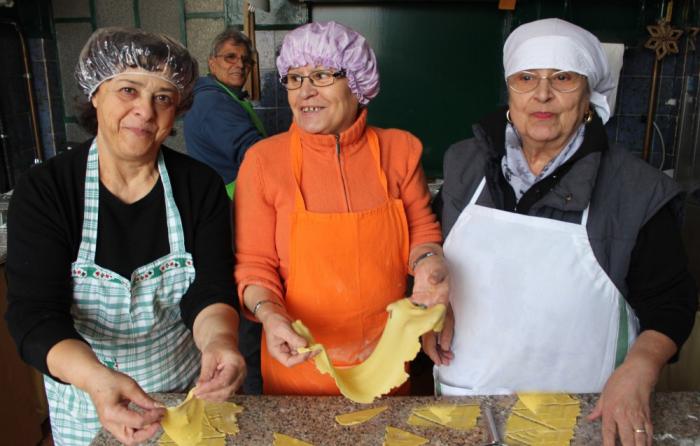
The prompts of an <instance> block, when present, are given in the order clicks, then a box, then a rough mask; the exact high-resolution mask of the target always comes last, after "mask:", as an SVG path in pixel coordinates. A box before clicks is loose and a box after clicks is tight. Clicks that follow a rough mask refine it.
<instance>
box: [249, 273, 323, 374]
mask: <svg viewBox="0 0 700 446" xmlns="http://www.w3.org/2000/svg"><path fill="white" fill-rule="evenodd" d="M243 302H244V304H245V306H246V307H247V308H248V310H250V312H251V313H253V311H254V313H253V316H255V317H256V318H258V320H259V321H260V322H261V323H262V325H263V331H264V333H265V341H266V342H267V350H268V351H269V352H270V355H271V356H272V357H273V358H275V359H276V360H277V361H279V362H280V363H282V364H284V365H285V366H287V367H294V366H295V365H298V364H301V363H302V362H304V361H306V360H307V359H309V358H312V357H314V356H316V355H317V354H318V352H306V353H299V352H298V351H297V349H298V348H302V347H306V346H307V342H306V339H304V338H303V337H301V336H299V335H298V334H297V333H296V332H295V331H294V329H293V328H292V318H291V317H290V316H289V314H288V313H287V309H286V308H285V307H284V302H282V300H281V299H280V298H279V297H278V296H277V295H276V294H275V293H273V292H272V291H271V290H270V289H268V288H265V287H263V286H260V285H248V286H247V287H246V288H245V290H243Z"/></svg>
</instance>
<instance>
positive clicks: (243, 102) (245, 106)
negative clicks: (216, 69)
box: [212, 76, 267, 137]
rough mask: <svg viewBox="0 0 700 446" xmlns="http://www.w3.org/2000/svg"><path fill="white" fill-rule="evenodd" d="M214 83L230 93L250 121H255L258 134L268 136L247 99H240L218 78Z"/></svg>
mask: <svg viewBox="0 0 700 446" xmlns="http://www.w3.org/2000/svg"><path fill="white" fill-rule="evenodd" d="M212 78H213V79H214V81H215V82H216V83H217V84H219V87H221V88H222V89H223V90H224V91H225V92H226V93H228V95H229V96H231V97H232V98H233V100H234V101H236V102H237V103H238V104H239V105H240V106H241V107H243V110H245V111H246V113H248V116H249V117H250V120H251V121H253V125H254V126H255V128H256V129H258V132H260V134H261V135H262V136H263V137H266V136H267V132H266V131H265V126H264V125H263V123H262V121H261V120H260V118H259V117H258V114H257V113H255V110H253V104H251V103H250V101H247V100H245V99H240V98H239V97H238V96H236V93H234V92H232V91H231V89H230V88H228V87H227V86H226V85H224V84H223V83H222V82H219V81H218V80H217V79H216V78H214V77H213V76H212Z"/></svg>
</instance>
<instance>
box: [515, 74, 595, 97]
mask: <svg viewBox="0 0 700 446" xmlns="http://www.w3.org/2000/svg"><path fill="white" fill-rule="evenodd" d="M543 79H546V80H548V81H549V85H550V87H552V88H553V89H555V90H557V91H558V92H560V93H571V92H573V91H576V90H578V89H579V88H581V85H583V84H584V82H582V81H584V80H585V79H586V76H584V75H583V74H578V73H574V72H573V71H557V72H556V73H552V74H549V75H544V76H540V75H539V74H537V73H533V72H532V71H519V72H517V73H515V74H512V75H510V76H508V80H507V83H508V87H509V88H510V89H511V90H513V91H514V92H516V93H529V92H531V91H534V90H535V89H536V88H537V86H538V85H539V84H540V81H542V80H543Z"/></svg>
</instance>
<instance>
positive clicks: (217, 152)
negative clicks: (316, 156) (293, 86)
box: [185, 28, 266, 198]
mask: <svg viewBox="0 0 700 446" xmlns="http://www.w3.org/2000/svg"><path fill="white" fill-rule="evenodd" d="M251 54H252V47H251V43H250V39H248V37H247V36H246V35H245V34H243V33H241V32H240V31H238V30H236V29H233V28H227V29H225V30H224V31H223V32H221V33H220V34H219V35H218V36H216V38H215V39H214V41H213V42H212V47H211V52H210V54H209V60H208V65H209V74H208V75H207V76H202V77H200V78H199V80H197V83H196V84H195V87H194V103H193V104H192V108H191V109H190V111H188V112H187V114H186V115H185V142H186V144H187V153H189V154H190V156H192V157H193V158H196V159H198V160H200V161H202V162H203V163H205V164H208V165H209V166H211V167H212V168H214V169H215V170H216V171H217V172H218V173H219V175H221V178H223V180H224V184H226V190H227V192H228V195H229V197H230V198H233V191H234V189H235V181H236V176H237V175H238V167H239V166H240V165H241V162H242V161H243V156H244V155H245V152H246V150H248V148H249V147H250V146H252V145H253V144H255V143H256V142H257V141H258V140H260V139H262V138H264V137H265V136H266V133H265V129H264V128H263V125H262V122H261V121H260V118H259V117H258V116H257V115H256V114H255V111H254V110H253V105H252V104H251V103H250V101H248V100H247V99H246V96H247V93H246V92H245V91H243V85H244V84H245V82H246V79H247V78H248V75H249V74H250V71H251V68H252V66H253V59H252V56H251Z"/></svg>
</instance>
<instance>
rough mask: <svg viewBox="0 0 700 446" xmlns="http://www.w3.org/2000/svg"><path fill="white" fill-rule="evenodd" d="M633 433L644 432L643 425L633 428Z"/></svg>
mask: <svg viewBox="0 0 700 446" xmlns="http://www.w3.org/2000/svg"><path fill="white" fill-rule="evenodd" d="M634 433H635V434H646V433H647V431H646V429H644V428H643V427H641V428H640V427H637V428H635V429H634Z"/></svg>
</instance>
